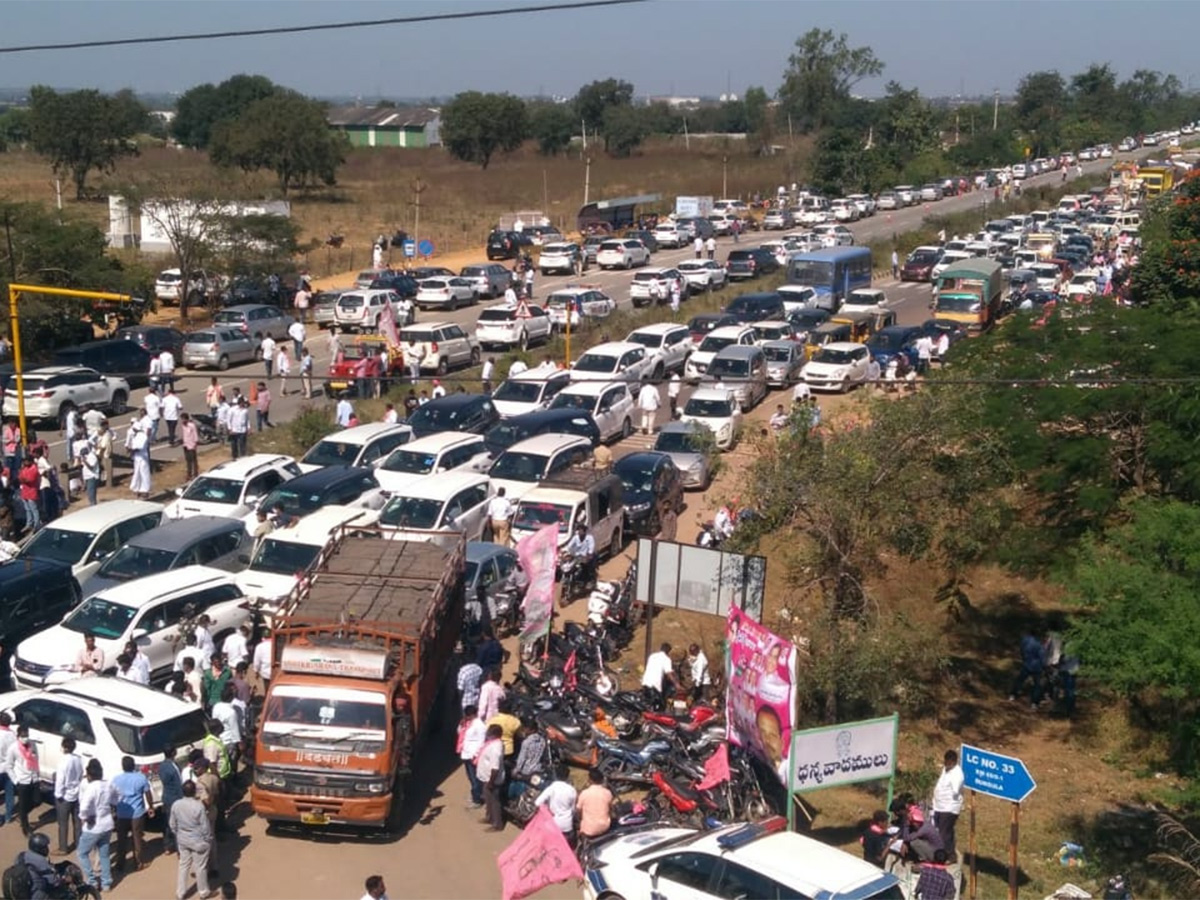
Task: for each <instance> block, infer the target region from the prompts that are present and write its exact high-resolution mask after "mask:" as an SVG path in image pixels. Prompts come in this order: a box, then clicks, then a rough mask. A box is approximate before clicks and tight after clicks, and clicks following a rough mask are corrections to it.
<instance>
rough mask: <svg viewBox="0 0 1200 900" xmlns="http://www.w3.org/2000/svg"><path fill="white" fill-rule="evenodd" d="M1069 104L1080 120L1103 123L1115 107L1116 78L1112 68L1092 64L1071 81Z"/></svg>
mask: <svg viewBox="0 0 1200 900" xmlns="http://www.w3.org/2000/svg"><path fill="white" fill-rule="evenodd" d="M1071 102H1072V104H1073V106H1074V110H1075V114H1076V115H1077V116H1079V117H1080V118H1082V119H1091V120H1093V121H1096V122H1103V121H1105V120H1106V119H1108V118H1109V117H1110V116H1112V114H1113V111H1114V109H1116V106H1117V76H1116V73H1114V72H1113V70H1112V66H1110V65H1109V64H1108V63H1104V64H1103V65H1101V64H1099V63H1092V65H1090V66H1088V67H1087V69H1085V70H1084V71H1082V72H1080V73H1079V74H1078V75H1076V76H1074V77H1073V78H1072V79H1071Z"/></svg>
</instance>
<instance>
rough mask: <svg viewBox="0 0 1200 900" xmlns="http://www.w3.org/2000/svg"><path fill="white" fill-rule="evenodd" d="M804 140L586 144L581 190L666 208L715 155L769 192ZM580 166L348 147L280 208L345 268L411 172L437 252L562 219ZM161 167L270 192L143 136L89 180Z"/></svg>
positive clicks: (38, 170) (318, 266)
mask: <svg viewBox="0 0 1200 900" xmlns="http://www.w3.org/2000/svg"><path fill="white" fill-rule="evenodd" d="M809 150H810V148H809V146H808V145H807V144H806V143H801V142H800V141H797V143H796V146H795V148H794V149H793V150H792V151H791V152H788V153H781V154H778V155H776V156H773V157H758V156H754V155H751V154H749V153H747V152H746V150H745V148H744V147H743V146H742V145H741V144H740V143H739V142H737V141H727V140H724V139H704V140H700V139H695V140H692V141H691V148H690V150H689V149H685V147H684V142H683V138H660V139H655V140H652V141H650V142H649V143H647V145H646V146H645V147H644V148H643V150H642V151H641V152H640V153H638V154H637V155H635V156H633V157H631V158H629V159H612V158H610V157H608V156H606V155H605V154H604V153H603V152H593V153H591V154H590V155H591V158H592V165H591V183H590V191H589V197H590V199H592V200H597V199H602V198H604V197H618V196H627V195H630V194H641V193H659V194H662V196H663V200H662V206H661V209H662V210H664V211H666V210H668V209H670V207H671V205H672V204H673V202H674V198H675V196H676V195H680V194H683V195H687V194H701V195H704V194H711V195H713V196H719V195H720V193H721V187H722V170H723V168H724V167H725V164H724V159H725V158H726V157H728V167H727V184H728V191H729V194H730V195H731V196H734V197H750V196H751V195H753V194H754V192H755V191H761V192H763V193H767V192H771V191H774V189H775V187H776V186H777V185H778V184H780V183H781V182H788V183H790V182H792V181H796V180H800V178H801V176H802V173H803V171H804V167H805V166H806V165H807V160H808V154H809ZM584 169H585V166H584V163H583V161H582V159H581V158H580V154H579V152H575V153H573V154H570V155H567V156H559V157H554V158H549V159H547V158H545V157H542V156H539V155H538V154H537V153H536V151H535V149H534V148H533V146H532V145H527V146H526V147H524V148H522V149H521V150H519V151H517V152H516V153H514V154H511V155H509V156H502V157H499V158H497V159H495V160H494V161H493V162H492V164H491V166H489V167H488V169H486V170H483V169H480V168H479V167H478V166H474V165H468V164H466V163H460V162H457V161H455V160H453V159H451V158H450V156H449V155H448V154H447V153H446V152H445V151H443V150H441V149H439V148H433V149H411V150H410V149H397V148H374V149H362V150H352V151H350V153H349V154H348V156H347V159H346V164H345V166H343V167H342V169H341V171H340V173H339V176H338V184H337V185H336V186H335V187H333V188H329V189H326V190H321V191H313V192H310V193H300V194H295V195H294V196H293V197H292V198H291V199H292V203H293V205H292V215H293V216H294V217H295V218H296V220H297V221H298V222H299V223H300V225H301V229H302V231H301V240H302V241H308V240H310V239H316V240H318V241H322V242H323V241H324V240H325V238H326V237H327V236H329V235H330V234H333V233H339V234H342V235H344V236H345V238H346V242H345V245H344V246H343V248H342V249H341V250H332V249H329V248H325V247H322V248H321V249H318V250H316V251H314V252H313V253H312V254H310V256H309V257H308V258H306V260H305V263H306V264H307V266H308V268H309V269H310V271H312V272H314V273H315V274H317V275H326V274H332V273H334V272H346V271H350V270H352V269H355V268H358V267H361V266H363V265H365V264H368V263H369V261H370V246H371V242H372V240H373V239H374V237H375V236H376V235H378V234H380V233H381V232H382V233H383V234H387V235H391V234H392V233H393V232H395V231H396V230H397V229H403V230H405V231H408V232H409V233H410V234H413V233H414V232H415V231H416V221H415V219H416V206H415V195H414V190H413V189H414V185H416V184H417V183H418V182H420V183H422V184H423V185H424V186H425V189H424V191H423V192H422V194H421V210H420V237H422V238H429V239H430V240H432V241H433V242H434V243H435V245H436V247H437V249H438V251H439V252H440V253H445V252H453V251H456V250H463V249H468V248H472V247H482V245H483V242H484V239H485V238H486V236H487V232H488V230H489V229H490V228H491V227H492V225H493V224H494V223H495V222H496V221H497V218H498V217H499V216H500V215H501V214H502V213H505V212H512V211H515V210H519V209H542V210H543V211H544V212H545V213H546V214H547V215H548V216H549V217H550V218H551V220H552V221H553V222H554V223H555V224H556V225H558V226H559V227H560V228H563V229H564V230H566V229H568V228H570V227H572V226H573V224H574V221H575V214H576V212H577V211H578V208H579V206H580V204H581V203H582V202H583V191H584ZM164 178H165V179H169V180H170V181H171V182H173V183H177V184H180V185H182V186H183V187H185V188H186V187H188V186H197V187H200V186H206V187H207V186H211V185H212V184H214V183H216V182H220V181H224V182H225V183H226V185H227V186H228V187H229V188H230V189H232V190H234V191H236V192H237V193H238V194H240V195H241V196H243V197H245V198H247V199H259V198H264V197H272V196H274V195H275V192H276V188H275V181H274V178H273V177H272V176H270V175H269V174H267V173H259V174H256V175H242V174H241V173H227V174H220V173H218V172H217V171H216V170H215V169H213V167H212V166H211V165H210V164H209V163H208V158H207V156H206V155H205V154H203V153H197V152H193V151H188V150H173V149H168V148H163V147H149V148H146V149H144V150H143V152H142V154H141V156H139V157H136V158H133V159H127V160H122V161H121V162H120V163H119V164H118V167H117V170H116V171H115V172H114V173H112V174H111V175H105V176H102V177H97V176H95V175H93V176H92V179H91V182H90V184H91V185H92V186H93V187H94V188H96V189H97V190H98V191H99V192H100V193H102V194H106V193H107V192H108V191H109V190H116V189H118V188H119V186H120V185H122V184H127V183H129V182H130V181H136V180H157V179H164ZM68 193H69V192H68ZM0 199H7V200H15V201H38V202H42V203H46V204H48V205H50V204H53V203H54V176H53V174H52V173H51V171H50V167H49V166H48V165H47V164H46V163H45V161H44V160H43V159H41V158H40V157H38V156H37V155H35V154H33V153H29V152H20V151H15V152H11V153H6V154H2V155H0ZM64 203H65V205H66V206H67V208H68V209H71V210H72V211H78V212H80V213H81V214H83V215H85V216H86V217H87V218H89V219H91V220H92V221H95V222H96V223H97V224H98V225H100V226H101V227H107V216H108V211H107V205H106V204H105V203H104V202H102V201H94V202H83V203H76V202H75V201H74V200H73V199H66V198H64ZM394 252H396V251H394Z"/></svg>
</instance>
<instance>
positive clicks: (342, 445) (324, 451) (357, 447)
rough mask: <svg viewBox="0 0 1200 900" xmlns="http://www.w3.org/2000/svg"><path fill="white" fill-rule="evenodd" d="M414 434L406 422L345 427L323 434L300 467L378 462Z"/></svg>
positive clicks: (313, 467) (371, 423) (303, 470)
mask: <svg viewBox="0 0 1200 900" xmlns="http://www.w3.org/2000/svg"><path fill="white" fill-rule="evenodd" d="M412 438H413V430H412V429H411V428H409V427H408V426H407V425H405V424H404V423H402V422H401V423H397V424H395V425H389V424H388V423H386V422H368V423H367V424H366V425H355V426H354V427H353V428H343V429H342V430H341V431H335V432H333V434H331V435H329V436H328V437H325V438H322V439H321V440H319V441H317V442H316V443H315V444H313V445H312V446H311V447H309V448H308V452H307V453H305V454H304V455H303V456H302V457H300V463H299V465H300V471H301V472H302V473H304V472H313V471H316V470H317V469H321V468H324V467H325V466H377V465H379V463H380V461H381V460H382V459H383V458H384V457H385V456H387V455H388V454H389V453H391V452H392V451H393V450H395V449H396V448H397V447H399V446H400V445H401V444H407V443H408V442H409V441H411V440H412Z"/></svg>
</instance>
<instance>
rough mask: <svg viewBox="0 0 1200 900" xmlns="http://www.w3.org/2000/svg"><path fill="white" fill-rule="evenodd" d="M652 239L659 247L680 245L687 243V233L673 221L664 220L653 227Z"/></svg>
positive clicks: (676, 246)
mask: <svg viewBox="0 0 1200 900" xmlns="http://www.w3.org/2000/svg"><path fill="white" fill-rule="evenodd" d="M654 239H655V240H656V241H658V246H660V247H672V248H678V247H682V246H683V245H684V244H686V243H687V240H688V237H687V234H686V233H684V232H683V231H681V230H680V229H679V226H678V225H676V224H675V223H673V222H664V223H662V224H660V225H656V226H655V227H654Z"/></svg>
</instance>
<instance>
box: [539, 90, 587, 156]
mask: <svg viewBox="0 0 1200 900" xmlns="http://www.w3.org/2000/svg"><path fill="white" fill-rule="evenodd" d="M575 124H576V123H575V116H574V115H572V114H571V110H570V108H569V107H567V106H564V105H563V104H561V103H539V104H537V105H536V106H533V107H532V108H531V109H530V113H529V133H530V135H531V136H532V137H533V139H534V140H536V141H537V142H538V152H539V153H541V154H542V156H557V155H558V154H559V153H562V152H563V151H564V150H566V149H567V148H568V147H570V146H571V136H572V135H573V134H574V133H575Z"/></svg>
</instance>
